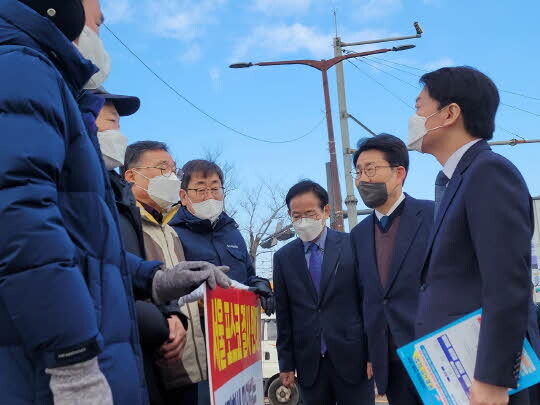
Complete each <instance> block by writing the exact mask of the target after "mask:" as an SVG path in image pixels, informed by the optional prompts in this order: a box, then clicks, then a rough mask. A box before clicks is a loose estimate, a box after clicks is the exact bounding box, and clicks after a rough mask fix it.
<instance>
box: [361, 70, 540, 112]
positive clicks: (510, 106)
mask: <svg viewBox="0 0 540 405" xmlns="http://www.w3.org/2000/svg"><path fill="white" fill-rule="evenodd" d="M360 61H361V62H363V63H365V64H367V65H368V66H371V67H372V68H373V69H376V70H378V71H380V72H382V73H384V74H386V75H388V76H391V77H393V78H394V79H396V80H399V81H400V82H402V83H404V84H406V85H408V86H411V87H415V88H419V87H418V86H415V85H413V84H411V83H409V82H408V81H406V80H403V79H401V78H400V77H398V76H396V75H393V74H391V73H390V72H387V71H386V70H383V69H381V68H379V67H377V66H375V65H373V64H370V63H368V62H367V61H365V60H363V59H360ZM371 62H372V63H373V62H375V63H379V64H382V65H384V66H386V67H388V68H391V69H397V68H395V67H394V66H390V65H387V64H383V63H381V62H377V61H374V60H372V61H371ZM397 70H399V71H401V72H404V70H402V69H397ZM406 73H410V72H406ZM410 74H412V75H414V74H413V73H410ZM500 91H504V90H500ZM512 94H518V93H512ZM528 98H533V97H528ZM501 105H502V106H505V107H508V108H512V109H514V110H517V111H521V112H524V113H526V114H530V115H534V116H536V117H540V114H538V113H536V112H533V111H529V110H527V109H525V108H521V107H517V106H515V105H511V104H507V103H503V102H501Z"/></svg>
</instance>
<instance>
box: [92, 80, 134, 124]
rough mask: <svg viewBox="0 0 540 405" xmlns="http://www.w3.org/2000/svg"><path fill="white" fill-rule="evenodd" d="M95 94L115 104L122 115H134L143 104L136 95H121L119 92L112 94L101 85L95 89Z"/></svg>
mask: <svg viewBox="0 0 540 405" xmlns="http://www.w3.org/2000/svg"><path fill="white" fill-rule="evenodd" d="M93 92H94V94H97V95H99V96H101V97H103V98H104V99H105V100H107V101H110V102H111V103H113V104H114V108H116V111H118V114H119V115H120V116H121V117H127V116H128V115H133V114H135V113H136V112H137V111H139V108H140V106H141V100H140V99H139V98H138V97H135V96H121V95H119V94H111V93H109V92H108V91H107V90H105V88H103V87H100V88H98V89H95V90H93Z"/></svg>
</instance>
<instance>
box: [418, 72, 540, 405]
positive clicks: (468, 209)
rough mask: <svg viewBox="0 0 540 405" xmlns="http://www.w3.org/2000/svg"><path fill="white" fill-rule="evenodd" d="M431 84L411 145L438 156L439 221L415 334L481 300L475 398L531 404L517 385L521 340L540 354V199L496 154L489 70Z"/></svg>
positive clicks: (491, 403) (439, 77) (440, 77)
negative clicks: (535, 296) (536, 276)
mask: <svg viewBox="0 0 540 405" xmlns="http://www.w3.org/2000/svg"><path fill="white" fill-rule="evenodd" d="M421 82H422V83H423V84H424V85H425V87H424V89H423V90H422V92H421V93H420V95H419V96H418V98H417V100H416V115H415V116H413V117H411V121H410V123H409V137H410V139H409V146H410V147H411V148H413V149H416V150H419V151H422V152H424V153H429V154H431V155H433V156H435V157H436V158H437V160H438V161H439V163H440V164H441V165H442V166H443V169H442V170H441V172H440V173H439V175H438V176H437V181H436V186H435V212H436V213H435V221H434V228H433V231H432V234H431V236H430V240H429V242H428V251H427V256H426V260H425V265H424V269H423V272H422V281H421V282H422V286H421V292H420V298H419V307H418V314H417V320H416V335H417V337H421V336H424V335H426V334H427V333H430V332H433V331H434V330H436V329H438V328H440V327H442V326H445V325H447V324H448V323H450V322H452V321H455V320H456V319H458V318H460V317H462V316H463V315H466V314H468V313H470V312H472V311H474V310H476V309H478V308H480V307H481V308H482V310H483V315H482V324H481V329H480V340H479V344H478V353H477V356H476V366H475V371H474V376H471V380H472V386H471V388H470V398H471V405H477V404H482V405H484V404H485V405H499V404H507V403H510V404H528V403H530V399H529V392H527V391H525V392H521V393H518V394H516V395H513V396H512V397H510V399H509V397H508V388H514V387H516V384H517V380H518V376H519V366H520V358H521V352H522V348H523V340H524V338H525V337H528V338H529V339H530V341H531V343H532V345H533V347H534V348H535V350H536V352H537V353H540V340H539V338H538V325H537V320H536V314H535V312H534V305H533V301H532V280H531V239H532V235H533V210H532V201H531V198H530V195H529V191H528V189H527V185H526V184H525V181H524V180H523V177H522V176H521V174H520V173H519V171H518V170H517V168H516V167H515V166H514V165H513V164H512V163H511V162H510V161H508V160H507V159H505V158H504V157H502V156H500V155H498V154H496V153H494V152H493V151H492V150H491V148H490V147H489V146H488V144H487V142H486V140H489V139H491V138H492V136H493V132H494V128H495V114H496V111H497V108H498V105H499V93H498V91H497V88H496V86H495V84H494V83H493V82H492V81H491V80H490V79H489V78H488V77H487V76H485V75H484V74H482V73H480V72H479V71H477V70H475V69H472V68H468V67H454V68H443V69H439V70H437V71H435V72H431V73H428V74H426V75H424V76H423V77H422V78H421Z"/></svg>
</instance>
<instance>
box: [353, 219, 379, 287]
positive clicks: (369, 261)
mask: <svg viewBox="0 0 540 405" xmlns="http://www.w3.org/2000/svg"><path fill="white" fill-rule="evenodd" d="M376 220H377V219H376V216H375V213H372V214H370V215H369V216H368V217H367V221H366V222H365V223H360V225H358V226H365V229H366V232H364V233H363V235H365V239H362V241H363V242H365V245H364V246H365V248H364V249H362V251H361V252H359V255H358V256H359V257H358V262H359V263H358V268H359V271H371V272H372V273H373V274H371V277H373V278H374V279H375V280H377V283H376V285H377V288H378V289H379V292H380V293H381V294H383V292H384V291H383V288H382V285H381V277H380V275H379V268H378V267H377V266H378V265H377V255H376V252H375V226H377V225H376V223H375V221H376Z"/></svg>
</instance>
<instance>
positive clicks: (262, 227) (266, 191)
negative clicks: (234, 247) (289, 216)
mask: <svg viewBox="0 0 540 405" xmlns="http://www.w3.org/2000/svg"><path fill="white" fill-rule="evenodd" d="M239 206H240V207H241V208H242V213H243V214H244V216H245V223H244V224H243V227H242V231H243V232H244V234H245V235H246V239H247V240H248V250H249V254H250V256H251V258H252V260H253V262H254V264H255V263H256V261H257V257H258V256H260V255H261V254H263V253H269V252H271V250H263V251H260V246H259V245H260V243H261V241H262V240H263V239H265V238H266V237H267V236H269V235H270V234H272V233H273V232H272V227H273V226H276V225H277V223H278V221H279V220H281V219H284V218H285V216H286V212H285V193H284V191H283V190H282V189H281V188H280V187H279V186H278V185H276V184H272V183H268V182H266V181H261V183H260V184H259V185H258V186H257V187H255V188H253V189H251V190H248V192H246V193H245V194H244V198H243V199H242V200H241V201H240V203H239Z"/></svg>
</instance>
